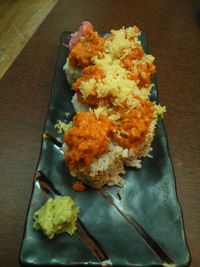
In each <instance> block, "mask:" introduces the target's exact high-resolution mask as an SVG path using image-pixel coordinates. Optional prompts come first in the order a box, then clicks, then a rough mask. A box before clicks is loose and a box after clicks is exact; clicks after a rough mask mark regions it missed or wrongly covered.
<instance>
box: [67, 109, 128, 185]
mask: <svg viewBox="0 0 200 267" xmlns="http://www.w3.org/2000/svg"><path fill="white" fill-rule="evenodd" d="M112 127H113V125H112V122H111V121H110V120H109V119H108V118H107V117H105V116H100V117H99V118H98V119H97V118H96V117H95V116H94V114H92V113H90V112H78V113H77V114H76V115H75V117H74V119H73V126H72V128H71V129H69V131H67V132H65V135H64V143H65V145H64V151H65V160H66V163H67V165H68V166H69V170H70V173H71V175H72V176H74V177H77V179H79V180H81V181H83V182H84V183H85V184H87V185H89V186H90V187H92V188H95V189H100V188H102V187H103V186H104V185H119V186H122V185H123V178H122V177H121V176H120V174H121V173H124V167H123V161H122V155H123V153H121V152H122V151H123V149H122V148H120V147H119V146H114V145H112V144H111V141H110V136H111V132H112Z"/></svg>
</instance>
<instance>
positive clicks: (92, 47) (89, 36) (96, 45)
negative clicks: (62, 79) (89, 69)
mask: <svg viewBox="0 0 200 267" xmlns="http://www.w3.org/2000/svg"><path fill="white" fill-rule="evenodd" d="M105 39H106V38H102V37H99V36H98V33H97V32H94V31H93V27H92V26H89V27H87V29H86V33H85V35H84V36H83V37H81V39H80V40H79V42H78V43H77V44H75V46H74V47H73V48H72V50H71V52H70V54H69V62H70V64H71V65H74V66H78V67H81V68H84V67H86V66H89V65H91V64H92V61H91V59H92V58H93V57H94V56H96V55H97V54H98V53H100V52H103V50H104V42H105Z"/></svg>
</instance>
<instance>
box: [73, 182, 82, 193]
mask: <svg viewBox="0 0 200 267" xmlns="http://www.w3.org/2000/svg"><path fill="white" fill-rule="evenodd" d="M72 189H73V190H74V191H77V192H83V191H84V190H85V186H84V184H83V182H81V181H77V182H75V183H73V185H72Z"/></svg>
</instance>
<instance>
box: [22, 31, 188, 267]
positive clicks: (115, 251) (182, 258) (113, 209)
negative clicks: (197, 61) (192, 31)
mask: <svg viewBox="0 0 200 267" xmlns="http://www.w3.org/2000/svg"><path fill="white" fill-rule="evenodd" d="M69 38H70V34H69V33H67V32H64V33H63V34H62V35H61V40H60V47H59V52H58V59H57V63H56V70H55V77H54V81H53V86H52V95H51V99H50V103H49V109H48V113H47V119H46V124H45V127H44V134H43V140H42V145H41V153H40V157H39V161H38V166H37V168H36V173H35V176H34V182H33V191H32V195H31V199H30V203H29V208H28V212H27V219H26V224H25V230H24V236H23V240H22V246H21V251H20V262H21V264H22V265H25V266H26V265H32V266H83V265H89V266H109V265H113V266H129V267H131V266H188V265H189V262H190V255H189V251H188V248H187V245H186V240H185V235H184V228H183V219H182V212H181V208H180V204H179V202H178V200H177V195H176V189H175V178H174V172H173V167H172V162H171V158H170V155H169V151H168V145H167V137H166V132H165V129H164V127H163V123H162V121H161V120H159V122H158V125H157V129H156V135H155V139H154V142H153V145H152V146H153V152H152V155H153V158H145V159H144V160H143V166H142V168H141V169H140V170H136V169H133V168H130V169H127V172H126V175H125V180H126V182H125V186H124V189H123V194H122V196H121V195H119V194H118V193H119V188H118V187H105V188H104V189H103V190H94V189H90V188H86V190H85V191H84V192H81V193H78V192H74V191H73V190H72V188H71V186H72V183H73V182H74V178H73V177H71V176H70V174H69V171H68V169H67V167H66V165H65V162H64V159H63V152H62V148H61V143H59V142H58V141H57V140H56V138H57V137H62V136H61V135H60V136H59V134H58V132H57V131H56V129H55V128H54V125H55V124H56V122H57V120H61V121H69V120H71V118H72V117H73V115H74V110H73V107H72V104H71V101H70V100H71V97H72V95H73V91H72V90H71V89H70V86H69V85H68V83H67V80H66V76H65V73H64V71H63V65H64V64H65V61H66V56H67V54H68V49H67V48H66V47H65V46H64V45H63V43H64V44H66V43H68V41H69ZM141 42H142V45H143V47H144V50H145V51H147V42H146V37H145V34H144V33H142V35H141ZM154 82H155V81H154ZM151 97H152V99H153V100H155V101H157V102H158V99H157V88H156V85H155V86H154V88H153V91H152V96H151ZM66 112H69V113H70V114H71V116H70V117H68V118H67V117H66V114H65V113H66ZM56 195H68V196H71V197H72V198H73V199H74V200H75V202H76V203H77V205H78V206H79V207H80V213H79V218H78V222H77V227H78V230H77V231H76V232H75V234H74V235H73V236H69V235H67V234H61V235H58V236H56V237H55V238H54V239H52V240H49V239H48V238H47V237H46V236H44V235H43V234H42V232H40V231H36V230H35V229H34V228H33V219H32V217H33V213H34V212H35V211H36V210H37V209H39V208H40V207H41V206H42V205H43V204H44V203H45V202H46V200H47V199H48V198H49V197H54V196H56Z"/></svg>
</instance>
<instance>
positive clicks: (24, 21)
mask: <svg viewBox="0 0 200 267" xmlns="http://www.w3.org/2000/svg"><path fill="white" fill-rule="evenodd" d="M56 2H57V1H56V0H42V1H41V0H28V1H24V0H17V1H15V0H1V1H0V79H1V78H2V77H3V75H4V73H5V72H6V71H7V69H8V68H9V66H10V65H11V64H12V62H13V61H14V60H15V58H16V57H17V56H18V55H19V53H20V52H21V50H22V49H23V47H24V46H25V44H26V43H27V42H28V40H29V39H30V37H31V36H32V35H33V33H34V32H35V31H36V29H37V28H38V26H39V25H40V24H41V22H42V21H43V20H44V19H45V18H46V16H47V15H48V13H49V12H50V10H51V9H52V8H53V7H54V5H55V4H56Z"/></svg>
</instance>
